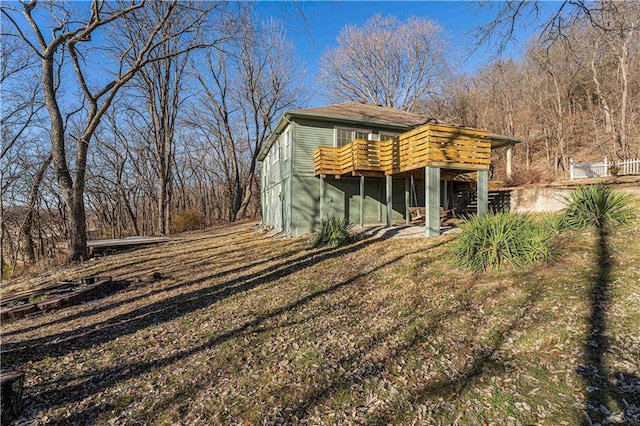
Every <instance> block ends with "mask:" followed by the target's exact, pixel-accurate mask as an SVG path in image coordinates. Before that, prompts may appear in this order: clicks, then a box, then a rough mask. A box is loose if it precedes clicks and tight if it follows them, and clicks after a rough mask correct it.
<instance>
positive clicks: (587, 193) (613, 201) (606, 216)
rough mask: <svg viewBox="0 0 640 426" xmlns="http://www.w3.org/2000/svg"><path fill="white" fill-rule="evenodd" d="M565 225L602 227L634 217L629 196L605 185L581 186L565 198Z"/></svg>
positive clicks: (582, 227) (581, 227) (574, 227)
mask: <svg viewBox="0 0 640 426" xmlns="http://www.w3.org/2000/svg"><path fill="white" fill-rule="evenodd" d="M563 202H564V204H565V205H566V207H565V209H564V210H563V212H562V213H563V225H564V227H565V228H567V229H584V228H587V227H592V226H595V227H597V228H601V227H603V226H606V225H609V224H624V223H627V222H628V221H629V220H630V219H632V218H633V210H632V208H631V207H630V206H629V204H630V199H629V196H627V195H625V194H621V193H619V192H616V191H614V190H612V189H611V188H609V187H607V186H604V185H587V186H580V187H578V188H577V189H575V190H574V191H572V192H571V193H570V194H569V195H568V196H566V197H564V199H563Z"/></svg>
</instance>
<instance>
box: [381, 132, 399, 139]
mask: <svg viewBox="0 0 640 426" xmlns="http://www.w3.org/2000/svg"><path fill="white" fill-rule="evenodd" d="M396 136H398V134H397V133H392V132H380V140H381V141H388V140H391V139H393V138H395V137H396Z"/></svg>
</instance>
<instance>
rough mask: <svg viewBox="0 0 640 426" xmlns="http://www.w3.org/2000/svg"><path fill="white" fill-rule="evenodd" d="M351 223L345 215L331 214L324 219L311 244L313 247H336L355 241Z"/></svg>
mask: <svg viewBox="0 0 640 426" xmlns="http://www.w3.org/2000/svg"><path fill="white" fill-rule="evenodd" d="M350 228H351V224H350V223H349V221H348V220H347V219H346V218H345V217H344V216H330V217H328V218H325V219H322V222H321V223H320V229H319V230H318V232H316V235H315V236H314V238H313V240H312V241H311V245H312V246H313V247H324V246H326V247H329V248H336V247H340V246H343V245H346V244H349V243H351V242H352V241H353V237H352V236H351V233H350V232H349V229H350Z"/></svg>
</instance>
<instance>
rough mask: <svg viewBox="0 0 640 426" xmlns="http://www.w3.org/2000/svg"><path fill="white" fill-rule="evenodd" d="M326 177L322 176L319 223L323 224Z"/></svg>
mask: <svg viewBox="0 0 640 426" xmlns="http://www.w3.org/2000/svg"><path fill="white" fill-rule="evenodd" d="M324 177H325V175H320V218H319V223H321V222H322V219H323V217H324V185H325V183H324Z"/></svg>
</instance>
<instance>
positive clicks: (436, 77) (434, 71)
mask: <svg viewBox="0 0 640 426" xmlns="http://www.w3.org/2000/svg"><path fill="white" fill-rule="evenodd" d="M447 42H448V39H447V36H446V34H445V32H444V29H443V28H442V26H441V25H440V24H438V23H436V22H434V21H431V20H427V19H424V18H414V17H412V18H409V19H407V21H405V22H401V21H400V20H399V19H398V18H397V17H395V16H388V17H383V16H381V15H374V16H373V17H372V18H370V19H369V20H367V22H365V24H364V25H363V26H362V27H358V26H354V25H348V26H346V27H344V28H343V30H342V31H341V32H340V34H339V35H338V47H336V48H335V49H329V50H327V51H326V52H325V53H324V54H323V56H322V59H321V62H320V71H319V73H320V75H319V80H320V82H321V84H322V85H323V86H324V87H326V90H327V95H328V97H329V98H331V99H332V100H341V101H346V100H355V101H363V102H370V103H374V104H380V105H385V106H388V107H393V108H400V109H404V110H412V109H413V108H415V107H416V106H417V105H418V103H419V102H421V101H424V100H425V99H427V98H429V97H430V96H432V95H434V94H436V93H439V92H440V88H441V86H442V83H443V82H444V80H445V77H446V75H447V74H448V73H449V72H450V68H451V64H449V61H448V59H447Z"/></svg>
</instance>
